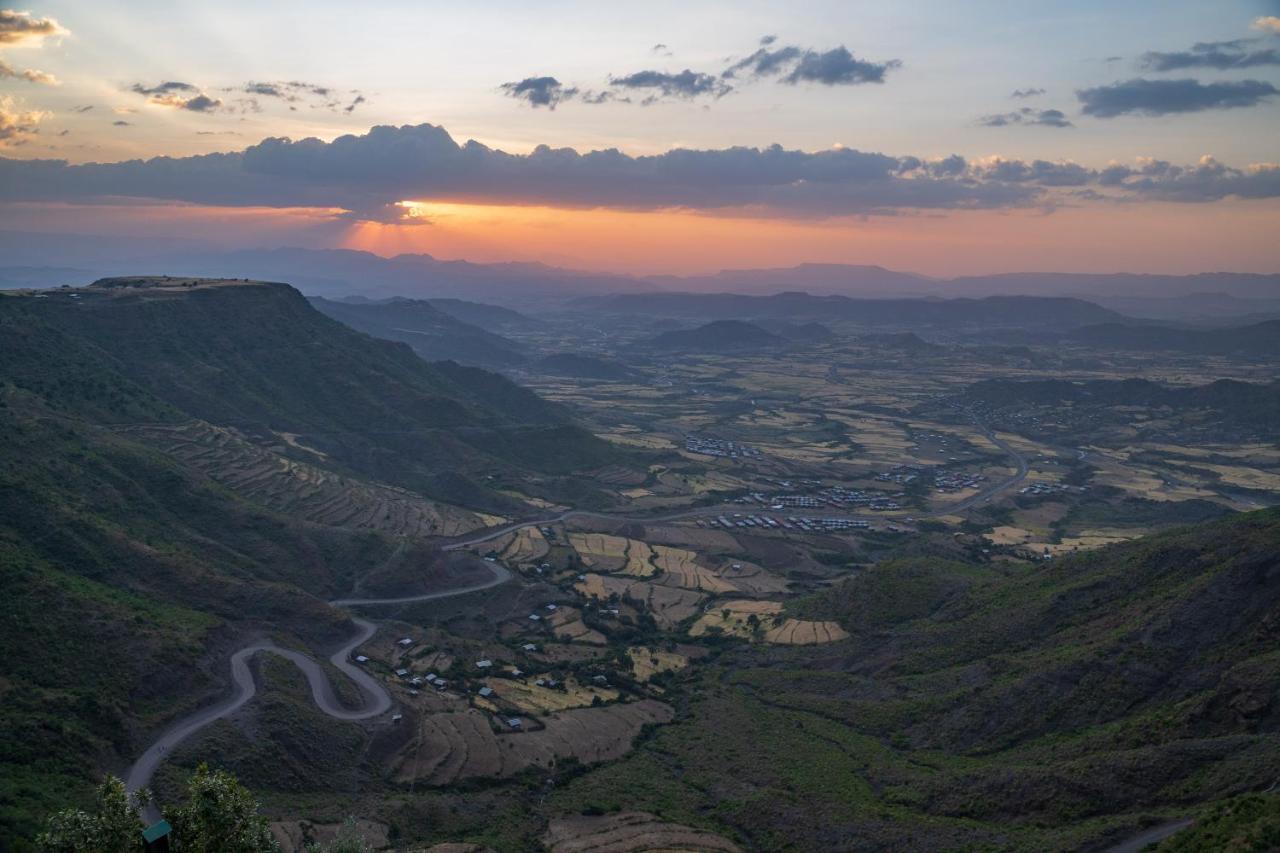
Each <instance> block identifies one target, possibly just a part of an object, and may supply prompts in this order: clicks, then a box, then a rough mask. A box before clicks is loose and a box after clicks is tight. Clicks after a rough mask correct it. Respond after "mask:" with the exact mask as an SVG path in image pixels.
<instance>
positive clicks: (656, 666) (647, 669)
mask: <svg viewBox="0 0 1280 853" xmlns="http://www.w3.org/2000/svg"><path fill="white" fill-rule="evenodd" d="M627 657H629V658H630V659H631V674H632V675H633V676H635V679H636V681H648V680H649V679H651V678H653V677H654V676H655V675H657V674H658V673H660V672H678V671H679V670H682V669H684V668H685V667H687V666H688V665H689V658H687V657H686V656H684V655H682V654H679V653H678V652H667V651H663V650H661V649H652V648H649V647H648V646H632V647H631V648H629V649H627Z"/></svg>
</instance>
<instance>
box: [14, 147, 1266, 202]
mask: <svg viewBox="0 0 1280 853" xmlns="http://www.w3.org/2000/svg"><path fill="white" fill-rule="evenodd" d="M1064 192H1065V193H1077V194H1080V195H1079V197H1080V198H1097V197H1109V198H1115V199H1119V200H1168V201H1182V202H1190V201H1198V202H1203V201H1213V200H1217V199H1222V198H1226V197H1229V196H1234V197H1240V198H1274V197H1280V167H1278V166H1276V165H1275V164H1259V165H1254V166H1249V167H1245V168H1232V167H1228V166H1226V165H1224V164H1221V163H1218V162H1217V161H1215V160H1212V158H1209V159H1207V160H1203V161H1201V162H1200V163H1199V164H1196V165H1194V166H1187V167H1181V166H1176V165H1173V164H1169V163H1163V162H1161V161H1144V162H1141V163H1138V164H1137V165H1134V166H1112V167H1108V168H1107V169H1103V170H1096V169H1090V168H1087V167H1084V166H1081V165H1078V164H1074V163H1061V162H1059V163H1055V162H1049V161H1043V160H1033V161H1021V160H1006V159H1000V158H991V159H987V160H980V161H967V160H966V159H965V158H963V157H960V156H958V155H952V156H951V157H948V158H945V159H941V160H923V159H920V158H917V157H911V156H890V155H887V154H880V153H873V152H865V151H858V150H855V149H850V148H834V149H829V150H824V151H812V152H811V151H798V150H791V149H784V148H782V147H780V146H771V147H768V148H746V147H736V148H725V149H715V150H693V149H683V148H677V149H672V150H670V151H667V152H665V153H663V154H658V155H653V156H640V157H634V156H630V155H627V154H625V153H623V152H620V151H617V150H615V149H608V150H601V151H589V152H586V153H580V152H578V151H575V150H573V149H571V148H551V147H548V146H540V147H538V148H536V149H534V150H533V151H532V152H531V153H529V154H509V153H506V152H503V151H500V150H497V149H493V148H489V147H487V146H484V145H481V144H480V143H477V142H474V141H469V142H466V143H463V144H458V143H457V142H455V141H454V140H453V138H452V137H450V135H449V134H448V133H447V132H446V131H445V130H444V129H443V128H441V127H437V126H434V125H430V124H422V125H416V126H404V127H390V126H383V127H375V128H373V129H371V130H370V131H369V132H368V133H367V134H364V135H359V136H356V135H349V136H342V137H338V138H337V139H335V140H333V141H332V142H324V141H322V140H319V139H299V140H290V139H284V138H272V139H266V140H264V141H262V142H261V143H259V144H257V145H253V146H250V147H249V148H247V149H245V150H243V151H237V152H231V153H222V154H208V155H202V156H195V157H183V158H168V157H160V158H155V159H152V160H146V161H143V160H131V161H126V162H121V163H91V164H84V165H71V164H68V163H66V162H65V161H60V160H13V159H5V158H0V201H68V202H84V201H89V200H92V199H95V198H99V197H104V196H121V197H135V198H153V199H161V200H168V201H178V202H191V203H196V204H210V205H234V206H250V205H252V206H271V207H319V208H341V209H344V210H347V211H351V212H352V215H353V216H356V217H368V218H378V219H385V216H386V213H385V212H386V211H387V210H388V209H389V206H392V205H394V204H395V203H396V202H398V201H401V200H405V199H413V200H432V199H436V200H447V201H458V202H476V203H492V204H524V205H549V206H555V207H569V208H597V207H604V208H614V209H629V210H657V209H668V208H680V209H687V210H695V211H707V212H712V211H717V212H725V213H732V214H734V215H755V216H774V217H793V218H826V217H839V216H858V215H894V214H900V213H909V212H913V211H930V210H932V211H946V210H974V209H998V208H1026V207H1035V206H1041V205H1045V206H1052V205H1054V204H1058V203H1061V202H1062V201H1063V198H1062V197H1060V196H1058V195H1056V194H1060V193H1064ZM1066 198H1067V199H1068V200H1070V198H1072V196H1070V195H1068V196H1067V197H1066Z"/></svg>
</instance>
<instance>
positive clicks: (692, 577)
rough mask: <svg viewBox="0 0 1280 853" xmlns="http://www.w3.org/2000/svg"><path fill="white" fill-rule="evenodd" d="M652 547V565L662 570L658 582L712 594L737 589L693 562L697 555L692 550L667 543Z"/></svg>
mask: <svg viewBox="0 0 1280 853" xmlns="http://www.w3.org/2000/svg"><path fill="white" fill-rule="evenodd" d="M652 547H653V562H654V565H656V566H657V567H658V568H659V569H661V570H662V571H663V576H662V578H661V579H660V580H659V581H658V582H659V583H662V584H665V585H670V586H678V587H681V588H683V589H696V590H699V591H702V592H709V593H711V594H712V595H719V594H721V593H725V592H736V591H737V589H738V588H737V587H736V586H734V585H733V584H732V583H729V582H728V581H726V580H725V579H724V578H721V577H719V576H717V575H716V574H715V573H713V572H712V571H711V570H710V569H708V568H706V567H705V566H700V565H698V564H697V563H696V562H695V560H696V559H697V556H698V555H697V554H695V553H693V552H692V551H687V550H685V549H684V548H672V547H669V546H667V545H654V546H652Z"/></svg>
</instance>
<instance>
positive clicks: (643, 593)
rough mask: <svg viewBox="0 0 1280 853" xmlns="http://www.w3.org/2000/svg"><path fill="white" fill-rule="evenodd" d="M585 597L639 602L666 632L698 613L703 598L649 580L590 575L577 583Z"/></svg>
mask: <svg viewBox="0 0 1280 853" xmlns="http://www.w3.org/2000/svg"><path fill="white" fill-rule="evenodd" d="M575 589H577V590H578V591H579V592H581V593H582V594H583V595H586V596H589V597H591V598H596V599H600V600H607V599H608V598H609V597H610V596H612V595H617V596H618V597H619V598H631V599H634V600H636V601H639V602H640V603H641V604H643V605H644V607H645V608H646V609H647V610H648V611H649V612H650V613H651V614H652V615H653V618H654V619H655V620H656V621H657V623H658V624H659V625H660V626H661V627H663V628H666V629H670V628H674V627H675V626H676V625H679V624H680V623H681V622H683V621H684V620H685V619H688V618H689V617H690V616H693V615H694V614H695V613H697V612H698V605H699V603H701V602H702V600H703V598H704V596H703V595H702V594H700V593H698V592H694V591H693V590H687V589H680V588H678V587H670V586H660V585H658V584H656V583H651V582H649V581H642V580H634V579H632V578H627V577H613V576H610V575H598V574H594V573H592V574H588V575H586V577H585V578H584V579H583V580H580V581H578V583H577V584H575Z"/></svg>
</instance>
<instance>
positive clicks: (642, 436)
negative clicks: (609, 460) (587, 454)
mask: <svg viewBox="0 0 1280 853" xmlns="http://www.w3.org/2000/svg"><path fill="white" fill-rule="evenodd" d="M597 437H599V438H603V439H604V440H605V441H609V442H613V443H614V444H621V445H623V446H625V447H641V448H644V449H645V450H672V449H674V448H675V446H676V445H675V442H673V441H671V440H670V439H668V438H663V437H662V436H660V435H649V434H646V433H621V432H602V433H597Z"/></svg>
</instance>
